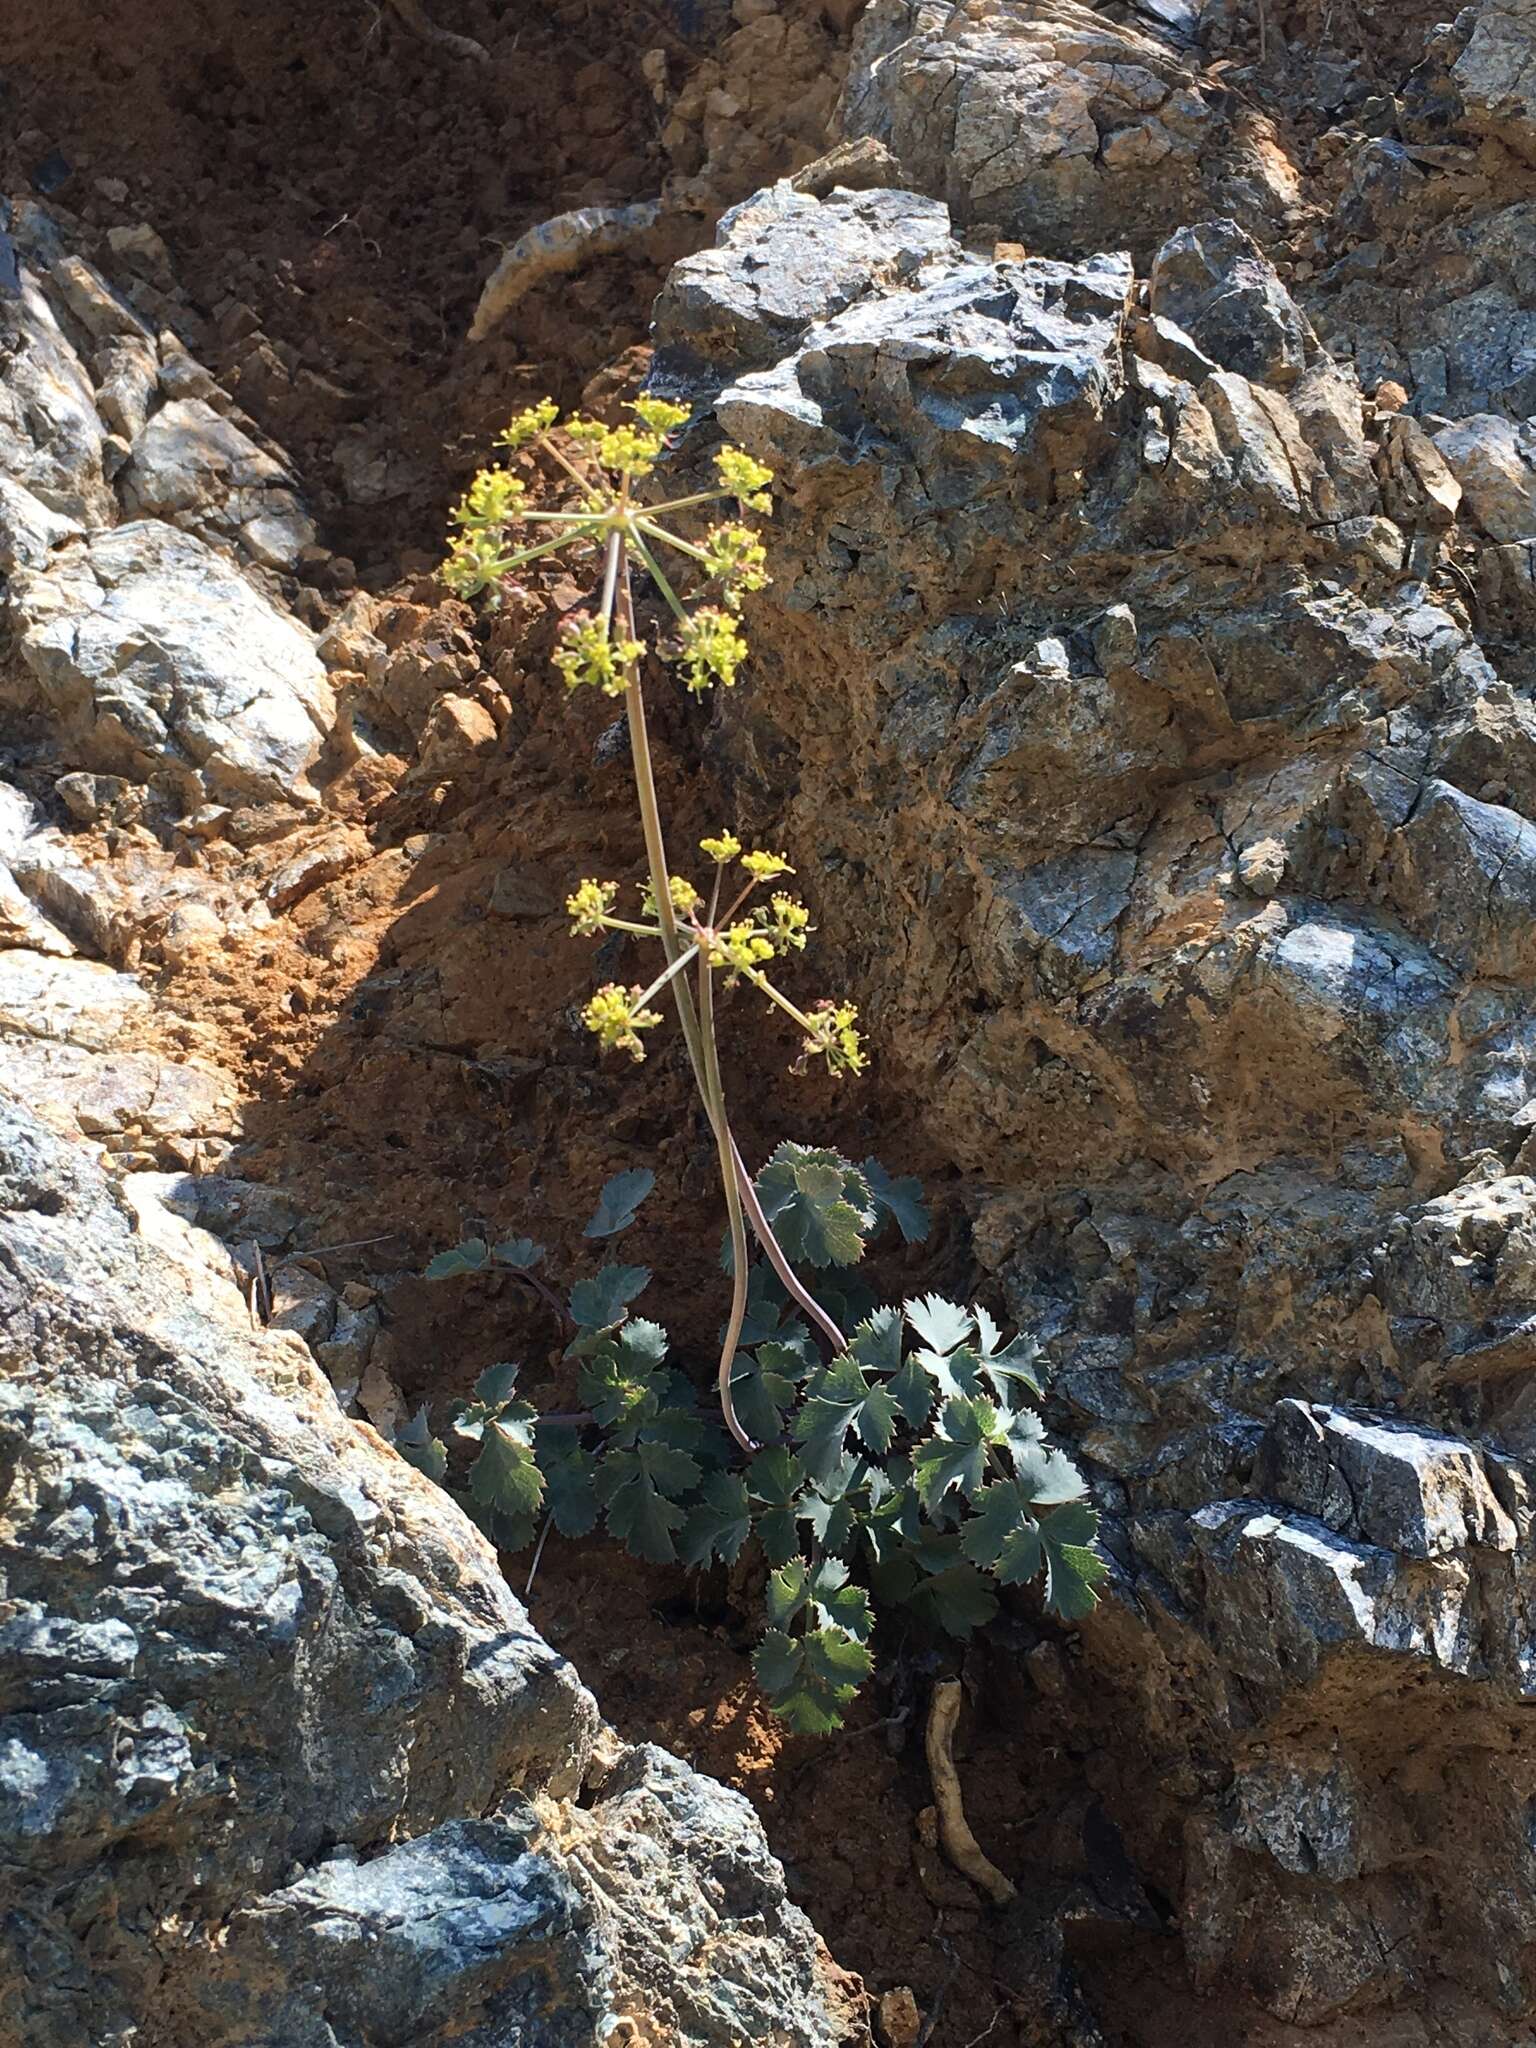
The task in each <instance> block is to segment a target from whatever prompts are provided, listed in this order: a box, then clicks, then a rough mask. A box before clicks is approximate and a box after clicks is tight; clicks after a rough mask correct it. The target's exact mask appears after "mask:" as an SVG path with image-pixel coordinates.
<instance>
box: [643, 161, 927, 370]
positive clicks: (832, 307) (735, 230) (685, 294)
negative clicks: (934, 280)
mask: <svg viewBox="0 0 1536 2048" xmlns="http://www.w3.org/2000/svg"><path fill="white" fill-rule="evenodd" d="M950 249H951V244H950V235H949V214H948V212H947V210H946V209H945V208H944V207H943V206H942V205H940V204H939V203H938V202H937V201H935V200H932V199H923V198H920V197H918V196H917V195H915V194H913V193H911V192H892V191H880V190H876V191H861V192H842V191H835V190H834V191H833V192H832V193H831V194H830V196H828V197H827V198H826V199H824V200H818V199H814V198H812V197H810V196H809V195H807V194H804V193H800V192H797V191H794V190H792V189H791V187H790V186H789V185H787V184H785V185H775V186H773V187H772V188H771V189H770V190H769V191H767V192H764V193H760V194H759V195H758V196H757V197H756V198H755V199H752V200H749V201H747V202H745V203H744V204H743V205H741V206H737V207H733V208H732V209H731V211H730V212H729V213H727V214H725V215H724V217H723V218H722V219H721V222H720V226H719V228H718V230H717V235H716V246H715V247H714V248H713V249H705V250H702V251H701V252H700V253H699V254H698V255H697V256H688V257H685V258H684V260H683V261H682V262H681V263H678V264H676V265H674V267H673V269H672V271H671V274H670V275H669V277H668V279H667V282H666V285H665V287H664V288H663V290H662V294H661V297H660V298H659V299H658V300H657V301H656V314H655V320H656V345H657V347H658V348H659V349H660V350H661V351H662V352H663V356H662V360H663V364H664V365H665V363H666V361H667V351H669V350H675V349H681V350H683V351H684V352H685V353H686V354H687V355H688V356H689V357H691V358H694V359H698V358H703V359H704V360H705V361H706V362H708V361H716V360H718V361H721V362H724V363H726V364H728V365H729V366H730V367H731V369H732V370H733V371H739V370H740V369H741V368H742V367H744V366H749V365H753V364H758V363H771V362H775V361H777V360H778V358H779V357H780V356H781V355H783V354H784V353H785V352H786V351H787V350H788V349H790V348H792V347H793V346H794V345H795V343H796V342H798V341H799V339H800V338H801V336H802V335H803V334H804V333H805V330H806V329H807V328H808V327H809V326H810V325H811V323H812V322H813V321H817V320H825V319H828V318H829V317H831V316H832V315H834V314H836V313H840V312H842V311H843V309H844V308H845V307H847V306H850V305H852V304H853V302H854V301H855V300H856V299H860V298H863V297H864V296H865V295H866V294H867V293H869V292H870V291H871V290H872V289H874V288H876V287H877V286H882V285H883V286H885V287H886V288H894V287H896V286H898V285H902V284H906V283H908V282H910V280H911V279H912V278H913V277H914V276H915V275H916V274H917V273H918V271H919V270H920V268H921V266H922V265H923V263H924V262H925V261H927V260H928V259H929V258H930V257H933V256H936V255H940V254H942V253H943V252H945V251H947V250H950ZM770 252H771V254H770Z"/></svg>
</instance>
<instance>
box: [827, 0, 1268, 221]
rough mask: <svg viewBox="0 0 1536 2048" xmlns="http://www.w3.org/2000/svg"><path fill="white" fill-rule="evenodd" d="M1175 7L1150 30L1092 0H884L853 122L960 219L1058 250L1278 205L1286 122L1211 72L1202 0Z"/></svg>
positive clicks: (857, 38)
mask: <svg viewBox="0 0 1536 2048" xmlns="http://www.w3.org/2000/svg"><path fill="white" fill-rule="evenodd" d="M1163 13H1164V19H1163V21H1162V23H1161V26H1162V29H1163V33H1162V34H1148V33H1145V32H1143V31H1142V30H1141V29H1139V28H1137V27H1133V26H1130V25H1127V24H1124V23H1121V22H1118V21H1113V20H1110V19H1108V18H1107V16H1106V15H1105V14H1104V13H1101V12H1099V11H1096V10H1095V9H1093V8H1091V7H1085V6H1080V5H1078V4H1077V0H1049V4H1047V5H1044V6H1040V5H1036V4H1033V0H980V4H977V0H970V4H959V0H872V4H871V5H870V6H868V7H867V8H866V9H865V10H864V13H863V14H862V15H861V17H860V19H859V24H858V28H857V30H856V31H855V35H854V43H853V51H852V55H851V60H850V66H849V74H848V82H847V85H846V87H845V88H844V94H843V104H842V109H841V113H842V121H843V126H844V129H845V132H846V133H847V134H849V135H850V136H866V135H867V136H872V137H874V138H875V139H877V140H878V141H880V142H883V143H885V144H886V145H887V147H888V148H889V149H890V150H891V151H892V153H893V154H894V156H895V157H896V160H897V162H898V163H899V164H900V166H901V171H902V175H903V177H904V178H905V179H906V180H907V181H908V182H909V183H910V184H911V185H913V186H914V187H915V188H916V189H917V190H918V191H921V192H927V193H930V194H931V195H933V196H934V197H935V198H941V199H943V200H944V201H945V202H946V203H947V204H948V206H949V208H950V211H951V213H952V215H953V217H954V220H955V222H956V225H957V226H959V227H962V228H968V227H971V226H972V225H977V224H980V223H987V224H988V225H989V226H990V227H991V228H992V231H993V232H994V233H998V234H1003V235H1013V236H1017V237H1018V238H1019V239H1021V240H1022V241H1024V242H1026V243H1027V244H1029V246H1030V247H1031V249H1037V248H1038V249H1040V250H1043V251H1044V253H1046V254H1048V255H1052V256H1065V255H1078V254H1082V253H1085V252H1088V251H1091V250H1096V249H1104V248H1110V247H1119V246H1122V245H1124V246H1127V247H1130V248H1133V249H1144V248H1146V247H1148V246H1149V243H1150V241H1151V240H1153V239H1155V238H1156V237H1158V236H1159V235H1160V234H1163V233H1166V232H1167V231H1168V229H1170V228H1172V227H1175V226H1178V225H1179V224H1180V223H1182V222H1184V221H1187V220H1189V219H1191V218H1194V217H1198V216H1199V215H1201V214H1209V213H1211V212H1212V211H1234V212H1237V213H1239V214H1240V215H1242V216H1244V217H1245V218H1247V219H1249V220H1250V221H1251V222H1260V221H1269V222H1271V223H1275V222H1278V221H1279V220H1280V219H1282V218H1283V216H1284V214H1285V211H1286V209H1287V207H1288V206H1289V205H1290V204H1291V202H1292V201H1293V200H1294V198H1295V196H1296V195H1295V187H1294V180H1293V178H1292V176H1291V175H1290V172H1289V166H1288V165H1287V163H1286V160H1285V158H1284V156H1283V154H1282V153H1281V151H1280V150H1279V149H1278V148H1276V147H1275V145H1274V141H1273V138H1272V135H1271V133H1270V130H1269V126H1268V123H1267V122H1265V121H1264V120H1263V118H1262V117H1255V116H1254V115H1253V114H1252V113H1251V112H1250V111H1249V109H1248V108H1247V107H1245V106H1244V105H1243V104H1242V103H1241V102H1239V101H1237V100H1236V99H1234V98H1231V97H1229V96H1227V95H1224V94H1221V93H1219V92H1218V93H1217V94H1216V95H1215V97H1214V98H1213V96H1212V94H1211V93H1210V92H1209V91H1208V90H1207V89H1206V88H1205V87H1204V86H1203V85H1202V82H1201V80H1200V78H1199V76H1198V72H1197V69H1196V67H1195V66H1194V64H1193V63H1192V62H1191V61H1190V58H1189V55H1188V54H1187V52H1188V46H1189V44H1190V43H1191V42H1192V41H1193V36H1194V29H1195V11H1194V10H1193V9H1191V10H1189V11H1188V12H1187V13H1185V14H1184V15H1183V17H1182V21H1181V20H1180V18H1179V17H1180V10H1179V9H1178V8H1177V7H1169V8H1167V9H1166V10H1163ZM1180 31H1182V32H1180Z"/></svg>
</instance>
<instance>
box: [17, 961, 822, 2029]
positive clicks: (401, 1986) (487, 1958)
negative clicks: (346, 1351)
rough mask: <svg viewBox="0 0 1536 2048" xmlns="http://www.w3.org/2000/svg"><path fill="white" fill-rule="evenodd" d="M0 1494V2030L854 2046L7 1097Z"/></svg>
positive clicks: (636, 1767) (392, 1521) (748, 1843)
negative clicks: (639, 2037)
mask: <svg viewBox="0 0 1536 2048" xmlns="http://www.w3.org/2000/svg"><path fill="white" fill-rule="evenodd" d="M3 957H4V956H0V958H3ZM0 1473H3V1475H4V1484H3V1489H0V1588H3V1593H0V1840H3V1844H4V1854H3V1857H0V1863H3V1867H4V1874H3V1876H0V1898H3V1911H0V1950H3V1955H4V1962H3V1967H0V2040H3V2041H4V2042H5V2043H7V2044H15V2048H22V2044H23V2043H24V2044H25V2048H81V2044H82V2043H83V2042H87V2041H89V2042H92V2043H102V2044H107V2043H113V2042H123V2043H125V2044H126V2043H127V2042H129V2041H132V2040H137V2039H142V2038H148V2037H150V2036H152V2037H153V2038H154V2039H155V2040H157V2041H161V2042H164V2043H166V2044H167V2048H170V2044H177V2043H186V2044H187V2048H191V2044H193V2043H197V2044H198V2048H206V2044H209V2043H221V2044H228V2048H250V2044H254V2043H256V2042H258V2041H262V2042H268V2041H270V2042H278V2041H281V2042H283V2043H284V2044H288V2043H293V2044H298V2043H300V2042H305V2043H308V2042H314V2043H315V2044H317V2048H319V2044H321V2043H324V2044H327V2048H333V2044H334V2048H339V2044H341V2043H347V2044H353V2048H386V2044H398V2048H405V2044H406V2043H410V2044H412V2048H416V2044H426V2043H436V2042H442V2043H446V2042H448V2041H450V2040H451V2041H454V2042H464V2041H471V2042H477V2043H483V2044H484V2048H491V2044H492V2043H495V2044H497V2048H513V2044H527V2048H535V2044H537V2048H553V2044H565V2043H569V2044H571V2048H575V2044H578V2043H580V2044H584V2048H585V2044H593V2048H597V2044H606V2043H616V2042H619V2041H622V2040H627V2039H630V2038H632V2037H633V2036H634V2034H635V2032H636V2030H637V2029H638V2030H639V2031H640V2033H642V2034H643V2035H644V2036H645V2037H646V2038H650V2039H656V2040H666V2041H676V2042H679V2043H684V2042H686V2043H695V2044H700V2048H703V2044H717V2048H735V2044H737V2043H740V2042H742V2041H746V2040H751V2041H776V2042H780V2043H783V2044H785V2048H834V2044H835V2043H837V2042H838V2041H840V2040H844V2039H849V2040H852V2039H854V2038H855V2037H856V2033H857V2029H856V2027H855V2026H854V2025H853V2023H852V2021H851V2019H850V2017H849V2016H848V2015H847V2014H844V2013H842V2012H840V2011H839V2010H837V2009H835V2006H834V2000H833V1996H832V1993H831V1991H830V1988H829V1985H828V1983H827V1981H826V1979H825V1977H824V1974H823V1971H822V1967H821V1962H820V1959H819V1953H818V1946H817V1943H816V1941H815V1938H814V1936H813V1935H812V1933H811V1929H810V1927H809V1924H808V1923H807V1922H806V1921H805V1919H804V1918H803V1917H802V1915H801V1914H800V1913H799V1912H798V1910H797V1909H795V1908H794V1907H792V1906H790V1905H789V1904H788V1903H787V1901H786V1898H785V1893H784V1878H783V1873H782V1871H781V1870H780V1868H779V1866H778V1864H777V1863H775V1862H774V1861H773V1859H772V1858H771V1857H770V1856H769V1854H768V1852H767V1849H766V1847H765V1845H764V1843H763V1839H762V1835H761V1832H760V1830H759V1828H758V1825H757V1822H756V1820H755V1818H754V1817H753V1815H752V1813H751V1810H750V1808H748V1807H747V1805H746V1803H745V1801H743V1800H742V1799H740V1798H739V1797H738V1796H737V1795H735V1794H733V1793H730V1792H726V1791H724V1790H723V1789H722V1788H720V1787H719V1786H716V1785H713V1784H710V1783H709V1782H708V1781H706V1780H704V1779H701V1778H699V1777H697V1776H696V1775H695V1774H694V1773H693V1772H692V1771H690V1770H689V1769H688V1768H687V1767H686V1766H685V1765H683V1764H681V1763H679V1762H678V1761H677V1760H676V1759H675V1758H673V1757H671V1756H668V1755H666V1754H664V1753H663V1752H660V1751H657V1750H652V1749H644V1748H641V1749H631V1750H624V1749H622V1748H621V1747H620V1746H619V1745H618V1744H617V1743H616V1742H615V1741H614V1739H613V1738H612V1737H611V1736H609V1735H606V1734H605V1733H604V1732H603V1731H602V1730H601V1728H600V1725H599V1721H598V1715H597V1709H596V1707H595V1705H594V1703H593V1701H592V1699H591V1697H590V1695H589V1694H588V1693H587V1692H586V1691H585V1690H584V1688H583V1687H582V1685H581V1683H580V1681H579V1679H578V1678H577V1676H576V1674H575V1672H574V1671H573V1670H572V1669H571V1667H570V1666H569V1664H567V1663H566V1662H565V1660H564V1659H563V1658H561V1657H559V1656H557V1655H556V1654H555V1652H553V1651H552V1650H551V1649H550V1648H549V1647H548V1646H547V1645H546V1644H545V1643H543V1642H542V1641H541V1640H540V1638H539V1637H538V1636H537V1635H536V1634H535V1633H534V1631H533V1630H532V1628H531V1627H530V1625H529V1623H528V1620H527V1617H526V1615H525V1614H524V1613H523V1610H522V1609H521V1607H520V1606H519V1605H518V1603H517V1601H516V1600H515V1599H514V1598H513V1597H512V1595H511V1593H510V1591H509V1590H508V1588H507V1585H506V1582H505V1580H504V1579H503V1577H502V1575H501V1572H500V1570H499V1568H498V1566H497V1563H496V1558H495V1555H494V1553H493V1552H492V1550H491V1549H490V1547H489V1546H488V1545H487V1544H486V1543H485V1542H484V1540H483V1539H482V1538H481V1537H480V1535H479V1534H478V1533H477V1532H476V1531H475V1530H474V1529H473V1528H472V1527H471V1526H470V1525H469V1523H468V1522H467V1521H465V1519H464V1518H463V1516H462V1515H461V1514H460V1513H459V1511H458V1510H457V1509H456V1508H455V1507H454V1506H453V1505H452V1503H451V1502H450V1501H449V1499H448V1497H447V1495H446V1494H444V1493H443V1492H442V1491H441V1490H439V1489H438V1488H437V1487H435V1486H433V1485H432V1484H431V1483H430V1482H429V1481H427V1480H425V1479H423V1478H421V1477H420V1476H419V1475H417V1474H416V1473H414V1472H413V1471H412V1470H411V1469H410V1468H409V1467H408V1466H406V1465H405V1464H404V1463H403V1462H402V1461H401V1460H400V1459H399V1458H397V1457H396V1456H395V1454H394V1453H393V1452H392V1451H391V1450H389V1449H388V1448H387V1447H386V1446H385V1445H384V1444H383V1443H382V1442H381V1441H380V1440H379V1439H378V1438H377V1437H376V1436H375V1435H374V1434H373V1432H372V1431H371V1430H370V1429H368V1428H367V1426H366V1425H363V1424H355V1423H350V1422H347V1421H346V1420H344V1418H343V1417H342V1415H341V1413H340V1411H339V1409H338V1407H337V1405H336V1401H335V1398H334V1396H333V1394H332V1392H331V1389H330V1387H329V1385H327V1383H326V1381H325V1380H324V1379H323V1377H322V1376H321V1375H320V1373H319V1371H318V1370H317V1368H316V1366H315V1365H314V1363H313V1361H312V1359H311V1356H310V1353H309V1350H308V1347H307V1346H306V1344H305V1343H304V1341H303V1339H302V1338H301V1337H299V1336H298V1335H296V1334H293V1333H291V1332H287V1331H282V1330H267V1331H263V1330H259V1329H253V1328H252V1326H251V1320H250V1317H249V1312H248V1310H247V1306H246V1302H245V1299H244V1297H243V1295H242V1294H241V1292H240V1290H239V1289H238V1288H237V1286H236V1284H235V1280H234V1274H233V1269H232V1268H231V1266H230V1264H229V1261H228V1258H227V1255H225V1254H224V1253H223V1251H222V1248H221V1247H219V1246H218V1244H217V1242H216V1240H214V1239H213V1238H211V1237H209V1236H207V1235H205V1234H204V1233H203V1232H202V1231H200V1230H197V1229H195V1228H192V1227H191V1226H189V1225H188V1224H186V1223H184V1222H182V1221H181V1220H180V1219H179V1218H178V1217H177V1216H176V1215H175V1214H174V1212H173V1211H171V1210H168V1209H166V1208H164V1207H162V1206H161V1205H160V1204H158V1203H157V1202H155V1201H154V1200H153V1199H152V1198H150V1196H149V1194H148V1192H147V1191H146V1193H145V1195H144V1198H143V1199H141V1200H140V1202H139V1203H138V1204H137V1205H136V1206H135V1205H131V1204H129V1203H128V1202H127V1201H125V1200H122V1199H120V1198H118V1197H117V1196H115V1195H114V1193H113V1191H112V1189H111V1187H110V1186H109V1184H108V1183H107V1182H106V1181H104V1180H103V1178H102V1177H101V1175H100V1173H99V1171H98V1170H97V1169H96V1168H95V1167H94V1166H93V1165H92V1164H91V1163H90V1161H89V1159H88V1158H87V1157H86V1156H85V1154H84V1153H83V1152H82V1151H80V1150H79V1149H78V1148H73V1149H72V1148H69V1147H66V1146H65V1145H64V1144H63V1143H61V1141H59V1140H57V1139H55V1138H53V1137H52V1136H51V1135H49V1134H48V1133H47V1132H46V1131H45V1130H44V1129H43V1128H42V1126H41V1125H40V1124H39V1123H38V1122H37V1121H36V1120H35V1118H33V1117H32V1116H31V1114H30V1113H29V1112H28V1111H26V1110H25V1109H23V1108H22V1107H21V1105H20V1104H19V1103H17V1102H16V1101H15V1100H14V1099H12V1098H11V1097H9V1096H5V1095H0Z"/></svg>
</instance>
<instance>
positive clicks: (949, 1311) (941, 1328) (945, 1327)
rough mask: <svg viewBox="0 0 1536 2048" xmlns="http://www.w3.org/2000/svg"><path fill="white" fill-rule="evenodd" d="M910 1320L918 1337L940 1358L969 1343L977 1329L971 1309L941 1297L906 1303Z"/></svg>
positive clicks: (930, 1297) (908, 1319)
mask: <svg viewBox="0 0 1536 2048" xmlns="http://www.w3.org/2000/svg"><path fill="white" fill-rule="evenodd" d="M905 1306H906V1312H907V1321H908V1322H909V1323H910V1324H911V1326H912V1329H913V1331H914V1333H915V1334H916V1336H917V1337H918V1338H919V1339H920V1340H921V1342H922V1343H924V1344H926V1345H927V1346H928V1348H929V1349H930V1350H931V1351H937V1352H938V1353H939V1354H940V1355H941V1356H943V1355H944V1354H946V1353H948V1352H950V1351H953V1350H954V1348H955V1346H956V1345H957V1344H964V1343H967V1342H968V1341H969V1340H970V1338H971V1336H972V1334H973V1332H974V1329H975V1325H974V1323H973V1322H972V1319H971V1312H970V1310H969V1309H965V1308H961V1307H960V1306H959V1304H958V1303H956V1302H953V1301H946V1300H945V1299H944V1297H943V1296H942V1295H941V1294H929V1295H925V1296H923V1297H922V1298H921V1299H920V1300H918V1301H909V1302H907V1303H906V1304H905Z"/></svg>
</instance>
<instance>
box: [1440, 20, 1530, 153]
mask: <svg viewBox="0 0 1536 2048" xmlns="http://www.w3.org/2000/svg"><path fill="white" fill-rule="evenodd" d="M1533 56H1536V12H1533V10H1532V8H1531V6H1530V5H1529V0H1483V4H1482V5H1480V6H1479V7H1477V8H1475V9H1474V10H1472V33H1471V36H1470V39H1469V40H1468V42H1467V46H1466V48H1465V49H1464V50H1463V51H1462V53H1461V55H1460V56H1459V57H1458V58H1457V60H1456V62H1455V64H1454V65H1453V66H1452V68H1451V77H1452V79H1453V80H1454V81H1455V84H1456V87H1457V90H1458V91H1459V92H1460V94H1461V97H1462V103H1463V105H1464V106H1465V109H1466V113H1467V118H1468V119H1469V121H1470V122H1471V123H1472V125H1473V126H1474V127H1477V128H1480V129H1482V130H1483V131H1484V132H1485V133H1487V134H1490V135H1492V136H1495V137H1496V138H1497V139H1498V140H1499V141H1500V142H1502V143H1504V144H1505V145H1506V147H1508V148H1509V149H1512V150H1514V151H1515V153H1516V154H1517V155H1519V156H1522V157H1525V158H1527V159H1528V160H1536V96H1533V92H1532V87H1531V83H1530V71H1531V60H1532V57H1533Z"/></svg>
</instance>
